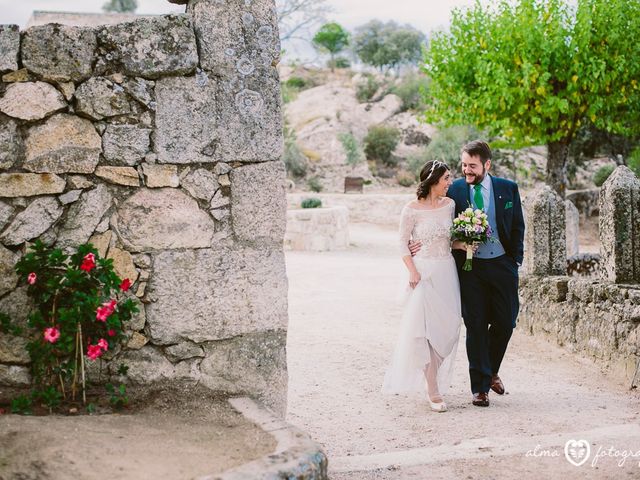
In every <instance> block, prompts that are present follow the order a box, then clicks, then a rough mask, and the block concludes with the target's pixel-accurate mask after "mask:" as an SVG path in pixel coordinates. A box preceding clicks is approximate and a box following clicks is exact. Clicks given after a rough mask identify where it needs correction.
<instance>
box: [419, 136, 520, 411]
mask: <svg viewBox="0 0 640 480" xmlns="http://www.w3.org/2000/svg"><path fill="white" fill-rule="evenodd" d="M461 160H462V173H463V175H464V178H459V179H457V180H456V181H455V182H453V184H452V185H451V187H449V191H448V192H447V196H448V197H450V198H452V199H453V200H454V201H455V202H456V211H455V213H456V215H458V214H459V213H460V212H462V211H463V210H465V209H467V208H468V207H469V205H471V206H472V207H473V208H474V209H476V208H478V209H481V210H484V211H485V213H486V214H487V216H488V217H489V225H491V230H492V232H493V234H492V238H491V240H490V241H489V242H487V243H485V244H481V245H480V246H479V247H478V249H477V251H476V252H475V254H474V258H473V268H472V270H471V271H469V272H466V271H464V270H462V265H463V264H464V261H465V252H464V251H463V250H454V252H453V255H454V258H455V260H456V265H457V267H458V277H459V278H460V295H461V297H462V298H461V299H462V316H463V318H464V324H465V326H466V327H467V357H468V359H469V376H470V377H471V391H472V393H473V400H472V403H473V405H476V406H478V407H488V406H489V389H491V390H493V391H494V392H496V393H497V394H498V395H503V394H504V385H503V383H502V380H501V379H500V377H499V376H498V371H499V370H500V364H501V363H502V359H503V357H504V354H505V352H506V350H507V344H508V343H509V339H510V338H511V333H512V332H513V328H514V327H515V326H516V318H517V316H518V309H519V301H518V267H519V266H520V265H521V264H522V255H523V240H524V218H523V215H522V205H521V203H520V194H519V193H518V186H517V185H516V184H515V183H514V182H512V181H510V180H506V179H503V178H498V177H494V176H492V175H489V170H490V169H491V149H490V148H489V145H487V144H486V143H485V142H483V141H480V140H474V141H472V142H470V143H467V144H466V145H465V146H464V147H462V153H461ZM415 248H416V247H412V250H414V249H415ZM417 248H418V249H419V246H417Z"/></svg>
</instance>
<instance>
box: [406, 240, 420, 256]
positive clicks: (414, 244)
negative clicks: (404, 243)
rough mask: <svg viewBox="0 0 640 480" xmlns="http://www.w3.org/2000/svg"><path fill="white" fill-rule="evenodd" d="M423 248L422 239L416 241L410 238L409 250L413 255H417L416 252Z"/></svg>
mask: <svg viewBox="0 0 640 480" xmlns="http://www.w3.org/2000/svg"><path fill="white" fill-rule="evenodd" d="M421 248H422V242H421V241H417V242H414V241H413V240H409V251H410V252H411V256H412V257H415V256H416V253H418V252H419V251H420V249H421Z"/></svg>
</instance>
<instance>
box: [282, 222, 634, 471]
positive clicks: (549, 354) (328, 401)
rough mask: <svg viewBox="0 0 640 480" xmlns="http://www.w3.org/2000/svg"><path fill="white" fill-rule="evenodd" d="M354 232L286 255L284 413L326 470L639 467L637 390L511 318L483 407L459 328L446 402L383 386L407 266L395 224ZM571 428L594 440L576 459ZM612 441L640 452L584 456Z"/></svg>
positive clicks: (353, 229)
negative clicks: (327, 246) (437, 406)
mask: <svg viewBox="0 0 640 480" xmlns="http://www.w3.org/2000/svg"><path fill="white" fill-rule="evenodd" d="M350 234H351V241H352V247H351V248H350V249H349V250H347V251H343V252H327V253H302V252H288V253H287V271H288V275H289V306H290V310H289V318H290V324H289V340H288V359H289V375H290V383H289V412H288V418H287V419H288V420H289V421H290V422H291V423H293V424H295V425H297V426H299V427H300V428H302V429H304V430H305V431H307V432H308V433H310V434H311V436H312V437H313V438H314V439H315V440H317V441H319V442H320V443H321V444H322V445H323V446H324V448H325V451H326V452H327V454H328V455H329V462H330V463H329V465H330V472H331V478H332V479H333V480H347V479H349V480H351V479H405V478H416V479H426V478H429V479H439V478H442V479H448V478H468V479H475V478H483V479H484V478H501V479H503V478H504V479H518V480H522V479H526V478H550V477H551V476H553V477H554V478H559V477H560V475H562V476H563V477H564V478H565V479H569V478H576V479H577V478H640V465H639V464H640V422H639V420H640V395H639V394H638V392H635V391H629V390H628V389H626V388H624V386H621V385H617V384H614V383H610V382H609V381H608V380H607V378H606V377H604V376H603V375H602V373H601V372H600V370H599V369H598V367H597V365H594V364H593V363H592V362H590V361H588V360H583V359H580V358H578V357H577V356H575V355H572V354H569V353H567V352H565V351H563V350H562V349H560V348H558V347H556V346H553V345H551V344H549V343H547V342H545V341H543V340H540V339H537V338H534V337H530V336H527V335H525V334H524V333H523V332H520V331H518V329H516V332H515V333H514V336H513V338H512V341H511V343H510V346H509V350H508V351H507V355H506V357H505V362H504V364H503V368H502V371H501V376H502V378H503V380H504V382H505V385H506V388H507V391H508V393H507V394H506V395H504V396H503V397H498V396H497V395H495V394H494V395H492V396H491V402H492V403H491V406H490V407H489V408H486V409H480V408H478V407H473V406H472V405H471V404H470V392H469V386H468V374H467V360H466V353H465V350H464V338H462V341H461V342H460V349H459V351H458V357H457V361H456V368H455V373H454V379H453V383H452V387H451V389H450V391H449V393H448V395H447V396H446V400H447V404H448V405H449V412H447V413H444V414H438V413H434V412H431V411H430V410H429V409H428V405H427V404H426V401H425V400H424V399H423V398H421V397H420V396H419V395H416V396H399V395H395V396H383V395H382V394H381V393H380V392H379V390H380V385H381V382H382V378H383V376H384V371H385V368H386V365H387V362H388V359H389V357H390V355H391V350H392V348H393V344H394V342H395V336H396V331H397V325H398V324H397V322H398V320H399V318H400V308H399V306H398V305H397V304H396V302H395V301H394V297H395V293H396V291H397V283H398V281H399V279H400V278H401V273H402V268H403V266H402V264H401V261H400V260H399V258H398V256H397V253H396V248H395V242H396V234H395V231H394V229H391V228H382V227H375V226H368V225H352V226H351V230H350ZM463 330H464V329H463ZM462 335H463V337H464V331H463V333H462ZM571 439H575V440H580V439H584V440H587V441H588V442H589V443H590V444H591V445H590V447H591V456H590V458H589V460H588V461H587V462H586V463H585V464H584V465H582V466H580V467H576V466H574V465H571V464H570V463H569V462H568V461H567V459H566V458H565V454H564V447H565V443H566V442H567V441H568V440H571ZM537 446H538V449H537V450H536V447H537ZM610 447H613V449H614V450H611V453H612V454H615V453H616V451H617V452H618V455H622V454H623V451H624V450H626V451H627V455H628V454H629V453H634V454H636V455H637V456H635V457H629V458H627V459H626V461H625V462H624V464H623V466H621V467H619V466H618V465H617V462H618V461H620V460H621V459H620V458H616V459H614V458H610V457H601V458H599V459H598V460H597V461H596V464H595V466H592V461H593V458H594V457H595V456H596V453H597V451H598V449H602V450H601V452H602V451H605V450H607V451H610V450H609V448H610ZM534 450H535V452H534ZM545 451H546V452H545ZM527 452H529V454H530V455H531V454H533V453H538V454H540V455H545V456H542V457H539V456H527Z"/></svg>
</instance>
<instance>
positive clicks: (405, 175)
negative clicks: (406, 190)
mask: <svg viewBox="0 0 640 480" xmlns="http://www.w3.org/2000/svg"><path fill="white" fill-rule="evenodd" d="M396 180H397V181H398V183H399V184H400V185H402V186H403V187H410V186H411V185H413V184H414V183H415V181H416V178H415V175H414V174H413V173H411V172H408V171H406V170H400V171H399V172H398V173H397V174H396Z"/></svg>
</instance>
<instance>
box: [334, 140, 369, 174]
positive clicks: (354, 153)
mask: <svg viewBox="0 0 640 480" xmlns="http://www.w3.org/2000/svg"><path fill="white" fill-rule="evenodd" d="M338 140H340V143H341V144H342V148H343V149H344V153H346V154H347V163H348V164H349V165H351V166H352V167H353V166H355V165H357V164H359V163H360V162H362V161H364V160H365V156H364V151H363V150H362V147H361V146H360V144H359V143H358V140H357V139H356V137H354V136H353V134H352V133H340V134H338Z"/></svg>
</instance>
